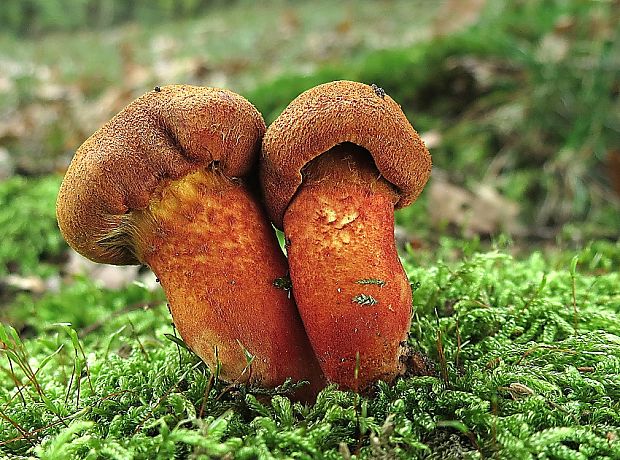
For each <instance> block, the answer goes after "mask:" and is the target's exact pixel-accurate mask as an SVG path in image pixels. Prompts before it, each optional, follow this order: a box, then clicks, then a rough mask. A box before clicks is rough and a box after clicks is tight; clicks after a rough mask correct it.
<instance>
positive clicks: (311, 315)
mask: <svg viewBox="0 0 620 460" xmlns="http://www.w3.org/2000/svg"><path fill="white" fill-rule="evenodd" d="M303 173H304V180H303V183H302V185H301V187H300V189H299V190H298V192H297V195H296V196H295V198H294V199H293V201H292V203H291V204H290V205H289V207H288V209H287V211H286V213H285V215H284V233H285V236H286V238H287V245H288V258H289V267H290V276H291V280H292V283H293V292H294V296H295V299H296V302H297V307H298V310H299V312H300V314H301V317H302V320H303V322H304V326H305V329H306V333H307V334H308V336H309V337H310V341H311V343H312V346H313V348H314V352H315V354H316V356H317V358H318V360H319V363H320V365H321V368H322V369H323V372H324V373H325V376H326V377H327V379H328V380H330V381H332V382H336V383H338V384H340V385H341V386H343V387H346V388H350V389H353V390H355V391H363V390H364V389H366V388H367V387H368V386H369V385H370V384H371V383H372V382H374V381H376V380H386V381H390V380H392V379H393V378H394V377H395V376H397V375H398V374H400V373H402V372H403V371H404V365H403V364H402V363H401V361H400V357H401V355H402V354H403V353H404V351H405V349H404V343H403V342H404V341H405V340H406V337H407V333H408V331H409V327H410V324H411V289H410V286H409V282H408V279H407V276H406V274H405V272H404V270H403V268H402V265H401V263H400V260H399V258H398V254H397V251H396V247H395V243H394V205H395V203H396V202H397V201H398V194H397V193H396V192H395V191H394V189H393V188H392V186H391V185H390V184H388V183H387V181H385V180H384V179H382V178H381V175H380V174H379V172H378V171H377V169H376V168H375V166H374V164H373V162H372V160H371V159H370V155H369V154H368V152H367V151H365V150H364V149H361V148H359V147H357V146H354V145H353V144H343V145H341V146H338V147H335V148H333V149H331V150H330V151H328V152H326V153H324V154H323V155H321V156H319V157H317V158H316V159H314V160H313V161H312V162H311V163H309V164H308V165H307V166H306V168H305V169H304V171H303Z"/></svg>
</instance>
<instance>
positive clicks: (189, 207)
mask: <svg viewBox="0 0 620 460" xmlns="http://www.w3.org/2000/svg"><path fill="white" fill-rule="evenodd" d="M131 219H132V221H131V223H130V224H129V226H130V227H131V228H132V231H131V232H130V233H131V234H133V238H134V240H135V243H136V248H137V254H136V255H137V258H138V259H139V260H143V261H145V262H146V263H147V264H148V265H149V266H150V267H151V269H152V270H153V271H154V272H155V274H156V275H157V277H158V278H159V279H160V281H161V284H162V287H163V289H164V291H165V293H166V296H167V298H168V300H169V303H170V308H171V311H172V316H173V318H174V322H175V325H176V327H177V329H178V330H179V332H180V334H181V336H182V337H183V340H184V341H185V342H186V343H187V344H188V345H189V346H190V347H191V348H192V350H194V351H195V352H196V353H197V354H198V355H199V356H200V357H201V358H202V359H203V360H204V361H205V362H206V363H207V364H208V365H209V367H210V368H211V369H214V368H215V366H216V362H217V361H218V360H219V362H220V363H221V366H222V367H221V378H222V379H224V380H227V381H231V382H232V381H251V382H254V383H259V384H260V385H262V386H267V387H274V386H276V385H279V384H281V383H283V382H284V380H285V379H286V378H287V377H291V378H293V379H295V380H309V381H310V382H311V387H310V388H309V389H306V390H302V392H301V393H302V397H308V396H309V395H311V394H315V393H316V391H317V390H318V389H319V388H320V387H321V386H322V385H323V383H324V379H323V377H322V373H321V371H320V368H319V366H318V364H317V362H316V358H315V357H314V354H313V352H312V349H311V346H310V344H309V342H308V339H307V336H306V334H305V332H304V329H303V326H302V323H301V320H300V318H299V315H298V313H297V311H296V309H295V305H294V303H293V301H292V300H291V299H290V298H289V295H288V292H287V291H284V290H282V289H278V288H277V287H275V286H274V280H275V279H277V278H279V277H282V276H285V275H286V273H287V270H288V268H287V264H286V259H285V257H284V255H283V254H282V252H281V251H280V248H279V246H278V242H277V240H276V238H275V236H274V233H273V229H272V228H271V225H270V224H269V223H268V221H267V219H266V218H265V217H264V211H263V210H262V208H261V207H260V205H259V204H258V202H257V200H256V199H255V198H254V197H253V195H252V194H251V193H250V191H249V190H248V188H247V187H246V186H245V185H244V184H243V183H242V182H241V181H239V180H231V179H230V178H226V177H224V176H223V175H222V174H221V173H220V172H218V171H198V172H195V173H192V174H189V175H187V176H185V177H184V178H182V179H180V180H177V181H167V182H164V183H163V185H162V186H160V187H159V189H158V190H157V191H156V192H155V193H154V194H153V196H152V198H151V201H150V203H149V206H148V208H147V209H146V210H143V211H136V212H134V215H133V216H132V217H131ZM125 229H127V226H125ZM247 353H249V354H251V355H252V356H253V357H254V359H253V361H252V364H251V366H248V362H247V357H248V355H247Z"/></svg>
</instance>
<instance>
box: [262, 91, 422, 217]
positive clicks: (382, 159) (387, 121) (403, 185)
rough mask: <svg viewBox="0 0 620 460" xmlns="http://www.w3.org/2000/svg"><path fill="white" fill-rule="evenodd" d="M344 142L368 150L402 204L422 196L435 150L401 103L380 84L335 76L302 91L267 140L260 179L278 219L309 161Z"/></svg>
mask: <svg viewBox="0 0 620 460" xmlns="http://www.w3.org/2000/svg"><path fill="white" fill-rule="evenodd" d="M343 142H352V143H354V144H357V145H359V146H361V147H363V148H365V149H366V150H368V151H369V152H370V153H371V155H372V157H373V159H374V161H375V164H376V166H377V168H378V169H379V172H380V173H381V174H382V175H383V177H384V178H385V179H386V180H388V181H389V182H391V183H392V184H393V185H394V186H395V187H396V188H397V189H398V191H399V192H400V200H399V201H398V203H397V207H404V206H407V205H409V204H411V203H412V202H413V201H415V199H416V198H417V197H418V195H419V194H420V192H422V189H423V188H424V185H425V184H426V181H427V180H428V178H429V176H430V172H431V155H430V153H429V151H428V150H427V148H426V146H425V145H424V142H422V139H420V136H419V135H418V133H417V132H416V131H415V130H414V129H413V127H412V126H411V124H410V123H409V121H408V120H407V117H406V116H405V114H404V113H403V111H402V110H401V108H400V106H399V105H398V104H397V103H396V102H394V100H393V99H392V98H391V97H389V96H387V95H386V94H385V93H384V92H383V91H382V90H381V89H380V88H373V87H371V86H368V85H365V84H363V83H357V82H353V81H335V82H331V83H325V84H323V85H319V86H316V87H314V88H311V89H309V90H308V91H306V92H304V93H302V94H300V95H299V96H298V97H297V98H296V99H295V100H294V101H293V102H291V103H290V104H289V106H288V107H287V108H286V109H285V110H284V112H282V114H280V116H279V117H278V118H277V119H276V120H275V121H274V122H273V123H272V124H271V126H269V128H268V129H267V133H266V134H265V137H264V139H263V149H262V158H261V181H262V185H263V191H264V194H265V202H266V205H267V209H268V210H269V214H270V217H271V219H272V221H273V222H274V224H275V225H276V226H278V227H280V228H282V219H283V216H284V212H285V211H286V208H287V207H288V204H289V202H290V200H291V199H292V198H293V195H295V192H296V191H297V188H298V187H299V185H300V184H301V182H302V173H301V170H302V168H303V167H304V165H305V164H306V163H308V162H309V161H310V160H312V159H313V158H315V157H317V156H318V155H320V154H321V153H323V152H326V151H327V150H329V149H330V148H332V147H334V146H335V145H337V144H341V143H343Z"/></svg>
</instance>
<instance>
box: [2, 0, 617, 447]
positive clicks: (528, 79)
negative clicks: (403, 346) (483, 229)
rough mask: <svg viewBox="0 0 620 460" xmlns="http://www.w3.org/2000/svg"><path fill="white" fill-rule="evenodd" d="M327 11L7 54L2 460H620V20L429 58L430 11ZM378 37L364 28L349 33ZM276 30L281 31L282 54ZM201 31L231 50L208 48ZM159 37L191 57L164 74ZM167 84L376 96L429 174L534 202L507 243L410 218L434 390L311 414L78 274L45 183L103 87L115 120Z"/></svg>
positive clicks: (535, 28)
mask: <svg viewBox="0 0 620 460" xmlns="http://www.w3.org/2000/svg"><path fill="white" fill-rule="evenodd" d="M50 1H51V0H50ZM44 3H46V2H40V4H41V5H43V4H44ZM55 3H56V4H59V2H55ZM319 3H320V5H319V6H318V7H317V6H316V5H317V4H316V3H315V2H298V3H296V6H295V7H291V6H290V4H288V3H278V5H279V6H278V9H276V10H271V11H267V10H264V9H262V8H261V7H260V6H259V7H249V6H248V5H247V3H245V2H240V3H237V4H235V5H233V6H232V7H231V8H221V11H219V10H215V9H214V10H213V11H212V14H210V15H209V16H208V17H205V18H193V19H189V20H184V21H180V22H179V23H177V24H169V25H165V24H164V25H161V26H157V27H155V26H153V27H151V26H149V27H141V26H140V25H139V24H137V25H124V26H122V27H121V28H120V29H115V30H112V31H108V32H95V33H90V32H82V34H83V36H82V39H80V40H75V39H74V37H73V36H72V35H71V36H69V35H67V36H65V35H63V34H62V33H60V34H56V35H54V36H51V37H49V39H46V40H44V41H41V40H29V41H23V40H21V39H20V40H17V39H15V38H14V37H8V36H2V37H0V49H2V50H3V52H2V55H1V56H0V59H5V60H8V61H9V63H10V64H11V66H8V67H7V68H8V69H9V70H11V69H13V70H11V72H18V73H19V72H22V73H19V75H17V76H15V75H13V74H10V73H9V76H10V77H11V78H13V77H15V78H14V83H15V85H14V88H13V89H12V90H11V91H9V92H6V91H5V92H4V93H1V94H0V116H4V117H5V118H3V119H2V120H4V121H7V126H8V127H9V128H10V129H5V130H4V131H2V130H0V132H1V134H0V142H1V145H2V146H3V147H4V148H6V149H7V150H9V151H10V154H11V155H12V156H13V157H14V158H13V159H14V160H15V169H16V170H17V172H18V173H21V175H18V176H16V177H13V178H11V179H9V180H6V181H3V182H1V183H0V240H1V244H0V302H1V304H0V321H2V327H1V328H0V373H2V379H0V457H2V458H30V457H40V458H48V459H59V458H110V459H130V458H144V459H152V458H161V459H168V458H173V457H176V458H213V457H224V458H345V459H346V458H386V459H391V458H428V459H450V458H455V459H456V458H502V459H530V458H548V459H589V458H610V459H616V458H620V415H619V414H620V274H619V273H620V243H619V242H618V240H617V239H618V234H619V233H620V212H619V210H620V207H619V206H618V199H617V196H614V195H613V191H612V188H613V185H614V184H613V183H612V181H613V180H614V179H613V176H611V175H609V174H608V173H609V172H610V168H609V166H608V165H609V163H608V158H611V155H612V152H615V151H620V145H619V144H618V139H620V137H618V136H617V126H618V123H617V122H618V114H619V112H618V111H617V110H615V109H614V108H615V107H617V103H618V98H619V97H620V96H619V95H620V93H619V92H618V81H619V75H620V70H619V68H618V65H617V63H618V56H620V36H619V35H618V32H619V29H617V27H616V25H617V15H618V11H620V10H618V9H617V8H615V4H614V3H613V2H581V1H577V0H574V1H572V0H571V1H563V0H562V1H560V0H548V1H544V2H540V1H535V0H523V1H519V2H503V1H499V0H498V1H497V2H495V1H493V2H489V4H490V5H491V6H492V7H489V8H487V10H485V11H484V12H483V13H482V14H481V16H480V18H479V19H478V21H477V23H476V24H474V25H473V26H472V27H470V28H468V29H466V30H460V31H459V32H457V33H450V34H447V35H444V36H442V37H438V38H435V39H433V40H424V38H425V37H427V35H429V30H428V29H423V28H422V29H420V30H418V29H416V30H415V34H413V35H411V34H409V35H408V31H410V29H411V28H412V27H413V26H412V24H413V23H414V22H412V21H414V20H415V21H417V20H418V19H420V18H422V19H423V20H422V21H421V22H426V23H428V22H429V21H430V16H429V17H426V16H425V15H430V13H432V11H430V10H429V11H427V10H425V11H424V13H423V14H422V13H420V14H418V13H416V12H415V11H414V12H413V13H416V14H413V13H412V12H411V11H410V10H411V8H410V6H409V3H410V2H407V1H392V2H387V3H389V4H390V5H391V6H392V7H393V8H394V11H395V14H394V15H393V16H392V17H390V18H387V19H386V17H385V16H384V15H383V13H382V11H383V8H384V5H385V4H386V2H360V5H362V6H361V7H360V8H358V9H356V10H355V12H354V14H353V13H351V11H353V10H347V8H346V6H339V7H338V8H336V9H334V10H332V13H333V14H331V15H329V16H328V18H329V20H327V21H324V20H323V19H322V18H323V17H325V15H324V14H322V13H324V11H323V9H325V8H329V5H331V3H330V2H319ZM11 4H17V3H16V2H11ZM342 4H343V5H344V4H345V2H342ZM36 5H39V3H36ZM248 8H250V9H249V10H248ZM252 8H254V9H252ZM334 8H335V7H334ZM242 11H246V12H247V11H251V12H253V13H252V15H250V16H252V18H253V20H252V21H249V20H248V16H247V15H243V14H240V12H242ZM274 11H275V13H274ZM68 14H69V13H68ZM274 14H275V16H274ZM274 17H277V18H280V19H279V20H277V21H276V20H274ZM351 18H353V19H351ZM372 18H377V22H376V23H375V27H373V30H372V31H367V30H366V29H364V27H365V26H364V27H360V24H362V25H363V24H368V23H369V21H371V19H372ZM278 21H279V22H278ZM282 24H284V26H285V27H284V29H282V30H284V31H289V32H290V34H291V35H289V36H287V37H288V38H285V39H282V41H274V40H272V39H270V37H271V36H272V35H274V34H273V30H276V29H277V30H280V29H278V27H282ZM415 24H418V23H417V22H415ZM241 25H243V27H240V26H241ZM416 27H417V26H416ZM229 28H236V29H235V30H238V32H236V33H231V32H230V29H229ZM205 31H207V32H208V34H211V35H210V36H216V37H219V38H220V39H218V40H215V42H217V43H213V44H211V46H209V47H205V46H202V43H203V42H202V41H201V38H200V37H203V35H202V34H205V33H207V32H205ZM280 31H281V30H280ZM289 32H287V33H289ZM162 37H163V38H162ZM226 37H231V38H230V39H226ZM403 37H404V38H403ZM295 38H297V40H295ZM317 38H320V40H318V41H317ZM203 39H204V37H203ZM421 40H422V41H421ZM179 43H181V44H182V45H183V46H180V45H179ZM252 43H259V46H258V47H257V48H255V49H254V48H253V49H252V53H253V54H252V56H253V57H252V58H247V59H249V60H247V59H244V56H246V55H248V49H249V47H250V45H251V44H252ZM158 44H159V45H162V44H163V45H162V46H164V47H165V46H171V48H170V49H171V50H172V51H174V50H176V51H177V52H176V54H175V52H172V53H171V54H169V55H168V57H167V59H170V61H166V62H167V63H168V64H170V65H169V66H165V67H161V65H160V64H161V59H162V56H166V54H165V53H163V54H161V53H160V54H159V55H158V54H157V52H156V51H155V50H156V49H157V46H159V45H158ZM336 44H337V45H338V46H335V45H336ZM95 46H97V47H98V48H97V49H98V52H96V53H95V52H93V49H95ZM41 47H44V48H41ZM41 49H43V50H44V51H40V50H41ZM119 50H120V51H119ZM275 51H281V52H278V53H276V52H275ZM176 58H178V59H176ZM192 58H197V61H196V62H194V61H191V62H189V61H187V60H188V59H190V60H191V59H192ZM31 61H32V62H34V63H35V64H34V65H33V66H30V67H29V66H25V67H23V69H22V70H19V69H20V68H21V67H20V66H16V65H13V63H14V62H31ZM188 62H189V64H191V65H190V67H189V70H187V71H184V70H178V69H179V68H181V69H183V68H184V67H183V66H180V67H176V66H177V64H179V63H181V64H183V65H185V64H187V63H188ZM192 63H193V64H192ZM196 63H197V65H194V64H196ZM172 64H174V65H172ZM169 67H171V68H176V69H177V73H165V72H163V73H162V72H161V69H162V68H165V69H167V68H169ZM15 69H17V70H15ZM24 69H25V70H24ZM144 69H150V72H151V73H149V74H147V76H146V77H145V78H143V79H139V78H137V77H136V75H138V76H139V75H142V73H141V72H142V71H143V70H144ZM153 69H159V70H153ZM184 72H185V73H184ZM166 75H167V76H170V75H176V76H178V78H179V80H178V81H183V82H191V83H198V84H208V85H211V84H220V83H222V82H223V83H224V84H225V85H226V86H229V87H231V88H233V89H234V90H237V91H239V92H241V93H242V94H244V95H246V96H248V98H249V99H250V100H251V101H252V102H253V103H255V104H256V105H257V107H258V108H259V109H260V110H261V111H262V112H263V113H264V115H265V117H266V119H267V120H268V121H272V120H273V118H274V117H275V116H276V115H277V114H278V113H279V111H280V110H281V108H282V107H284V106H285V105H286V104H287V103H288V102H289V101H290V100H291V99H292V98H293V97H295V96H296V95H297V94H298V93H299V92H300V91H302V90H304V89H306V88H308V87H310V86H312V85H314V84H318V83H321V82H324V81H328V80H332V79H337V78H350V79H356V80H361V81H366V82H368V83H377V84H379V85H380V86H382V87H383V88H384V89H385V90H386V91H388V93H389V94H390V95H391V96H393V97H394V98H395V99H396V100H398V101H399V102H400V103H401V104H402V105H403V109H404V110H405V112H406V113H407V115H408V116H409V117H410V118H411V120H412V121H413V122H414V125H415V126H416V128H418V129H419V130H420V131H421V132H422V133H425V132H426V133H427V132H435V133H439V134H440V142H439V144H438V145H436V146H435V147H434V148H433V149H432V151H433V155H434V163H435V166H436V167H437V169H436V171H438V170H440V169H441V170H443V171H444V173H446V174H447V176H448V178H449V180H450V181H451V182H452V183H453V184H458V185H459V186H462V187H464V188H467V189H468V190H475V187H477V185H478V184H480V183H484V184H487V185H489V184H490V185H491V186H492V187H494V189H495V190H497V191H498V193H500V194H501V195H502V196H505V197H507V198H509V199H511V200H513V201H515V202H518V203H519V204H520V205H521V212H520V214H519V216H518V217H517V218H518V219H519V221H520V223H521V224H522V225H523V226H524V227H525V228H526V231H525V232H524V233H523V232H522V233H521V234H520V235H513V236H511V237H499V236H497V237H495V239H494V240H495V242H493V239H492V238H489V237H488V235H486V236H485V235H482V236H481V237H476V238H473V239H470V238H464V237H463V235H462V231H463V230H465V229H462V228H454V227H453V226H452V225H451V224H450V223H439V224H436V223H435V224H432V223H430V222H429V219H428V215H429V213H430V211H432V209H429V208H430V207H431V205H430V203H429V201H430V200H429V198H428V194H427V193H425V194H423V196H422V197H421V199H420V200H419V201H418V203H416V205H415V206H413V207H411V208H409V209H407V210H403V211H401V212H399V214H398V215H397V222H398V224H399V225H400V226H401V227H402V228H404V229H405V230H406V232H407V234H406V238H405V240H408V241H409V244H407V245H405V246H404V247H403V251H402V258H403V263H404V265H405V268H406V271H407V273H408V275H409V278H410V281H411V284H412V289H414V316H413V324H412V329H411V334H410V346H411V348H412V349H413V350H416V351H418V352H420V353H422V354H423V355H424V356H425V357H426V360H427V363H428V366H429V368H430V371H431V372H430V374H431V375H425V376H420V375H418V376H414V375H412V376H407V377H404V378H401V379H399V380H398V381H397V382H395V383H394V384H393V385H385V384H378V385H377V386H376V388H375V389H374V392H373V393H372V394H370V395H366V396H358V395H355V394H353V393H349V392H342V391H339V390H338V389H337V388H333V387H332V388H328V389H326V390H324V391H323V392H322V393H321V395H320V396H319V398H318V400H317V402H316V404H313V405H310V406H302V405H300V404H297V403H292V402H291V401H290V400H289V399H288V398H287V396H286V394H287V388H280V389H278V390H277V391H275V392H273V391H272V392H265V391H262V390H260V389H258V388H248V387H245V386H240V385H234V384H227V383H224V382H220V381H218V379H217V378H216V377H215V376H211V375H210V374H209V372H208V370H207V369H206V368H205V366H204V365H203V364H202V363H201V362H200V361H199V360H198V359H197V358H196V357H195V356H194V355H193V354H191V353H190V352H189V351H187V350H186V349H185V348H184V347H183V343H182V342H181V341H180V340H179V339H178V338H176V337H175V334H174V330H173V328H172V326H171V323H170V316H169V313H168V309H167V307H166V301H165V298H164V297H163V294H162V293H161V291H160V290H154V291H153V290H150V289H149V288H147V287H146V286H144V285H141V284H140V283H134V284H131V285H130V286H128V287H125V288H122V289H118V290H112V289H109V288H106V287H105V286H102V285H99V284H97V283H95V282H93V281H92V280H89V279H87V278H80V277H78V278H72V279H64V278H66V276H65V273H64V262H65V259H66V254H67V247H66V245H65V244H64V243H63V241H62V239H61V236H60V234H59V233H58V230H57V227H56V223H55V217H54V202H55V195H56V192H57V188H58V185H59V183H60V176H58V175H54V174H52V172H53V171H54V169H55V168H57V167H58V165H59V164H62V162H63V158H64V159H65V160H66V157H67V155H68V154H69V153H71V152H72V151H73V150H74V149H75V147H76V146H77V145H78V144H79V143H80V142H81V141H82V140H83V139H84V138H85V136H87V135H88V134H90V132H91V130H92V126H90V124H91V123H93V113H92V112H89V111H88V110H86V109H88V107H90V105H98V104H103V103H104V102H105V101H106V100H107V99H106V98H107V97H108V96H109V94H112V95H114V94H116V93H115V92H114V91H112V90H118V91H120V94H121V95H122V98H121V100H122V101H123V103H126V102H127V100H126V98H129V97H130V96H131V95H134V93H136V95H137V93H141V92H143V91H146V90H148V89H149V88H150V87H151V86H152V85H154V84H163V83H164V82H162V81H161V79H162V78H165V76H166ZM50 78H51V79H52V80H49V79H50ZM54 79H55V80H54ZM43 83H46V84H47V83H53V84H52V85H50V86H51V87H45V88H44V87H43V86H41V85H42V84H43ZM54 85H59V86H60V87H61V88H64V90H66V94H65V93H62V94H64V95H62V94H61V95H60V96H55V95H57V94H58V93H57V92H55V90H56V89H57V87H56V86H54ZM63 85H64V86H63ZM117 86H118V87H120V89H119V88H117ZM108 90H110V91H112V92H111V93H109V92H108ZM50 94H51V96H50ZM76 94H78V96H76ZM86 101H90V105H89V103H86ZM93 101H95V102H94V103H93ZM105 107H106V108H107V109H110V108H111V107H115V106H114V105H113V104H112V105H108V106H105ZM116 108H117V109H118V108H120V107H116ZM37 110H40V111H41V112H37ZM7 114H10V116H8V115H7ZM85 114H86V115H85ZM108 115H111V114H107V115H106V116H108ZM29 117H30V118H29ZM15 120H17V121H18V122H20V123H24V124H25V126H29V127H30V130H26V131H24V133H26V135H23V136H22V137H20V136H21V135H20V134H19V133H20V132H21V131H20V129H21V128H20V126H21V125H20V124H19V123H17V122H15V123H13V122H14V121H15ZM33 120H34V121H36V122H33ZM16 133H17V134H16ZM43 153H45V155H44V154H43ZM59 159H60V160H59ZM35 173H36V174H38V175H39V176H38V177H28V176H29V175H33V174H35ZM43 173H44V174H47V175H42V174H43ZM433 180H435V179H434V178H433V179H431V181H433ZM473 218H474V219H475V218H476V216H473ZM498 232H499V229H498ZM449 234H451V235H453V237H447V236H438V235H449ZM413 247H415V249H413ZM10 276H14V277H17V278H18V279H22V280H23V279H28V278H29V277H35V278H37V279H43V280H47V281H46V286H47V287H48V289H47V292H44V293H40V292H39V293H35V292H30V291H28V290H25V291H20V288H19V287H16V285H14V284H10V283H8V282H7V280H8V279H9V277H10ZM54 279H56V280H57V282H56V283H55V282H52V281H50V280H54ZM61 280H62V282H61Z"/></svg>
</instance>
